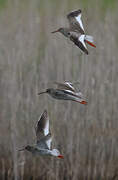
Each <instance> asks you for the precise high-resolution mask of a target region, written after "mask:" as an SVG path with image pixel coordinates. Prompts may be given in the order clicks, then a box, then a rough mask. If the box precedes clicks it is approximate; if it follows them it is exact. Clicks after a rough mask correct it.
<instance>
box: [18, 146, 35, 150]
mask: <svg viewBox="0 0 118 180" xmlns="http://www.w3.org/2000/svg"><path fill="white" fill-rule="evenodd" d="M24 150H27V151H31V150H32V147H31V146H30V145H27V146H25V147H24V148H22V149H19V151H24Z"/></svg>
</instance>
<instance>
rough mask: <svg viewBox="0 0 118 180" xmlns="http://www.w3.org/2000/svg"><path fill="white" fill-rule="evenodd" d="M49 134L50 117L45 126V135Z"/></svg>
mask: <svg viewBox="0 0 118 180" xmlns="http://www.w3.org/2000/svg"><path fill="white" fill-rule="evenodd" d="M48 134H49V118H48V120H47V122H46V125H45V128H44V135H45V136H47V135H48Z"/></svg>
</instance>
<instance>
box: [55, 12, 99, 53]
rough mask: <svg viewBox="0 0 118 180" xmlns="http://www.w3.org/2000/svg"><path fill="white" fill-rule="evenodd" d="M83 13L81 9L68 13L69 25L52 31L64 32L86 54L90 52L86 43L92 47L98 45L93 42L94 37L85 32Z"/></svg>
mask: <svg viewBox="0 0 118 180" xmlns="http://www.w3.org/2000/svg"><path fill="white" fill-rule="evenodd" d="M81 15H82V11H81V9H79V10H76V11H73V12H70V13H69V14H68V15H67V19H68V21H69V27H68V28H66V27H62V28H59V29H57V30H56V31H53V32H52V33H56V32H60V33H62V34H63V35H64V36H65V37H67V38H69V39H70V40H71V41H72V42H73V43H74V44H75V45H76V46H78V47H79V48H80V49H81V50H82V51H83V52H84V53H85V54H88V50H87V46H86V43H88V44H89V45H90V46H92V47H96V46H95V45H94V44H93V37H92V36H89V35H86V34H85V30H84V27H83V24H82V20H81Z"/></svg>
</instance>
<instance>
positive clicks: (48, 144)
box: [46, 137, 52, 149]
mask: <svg viewBox="0 0 118 180" xmlns="http://www.w3.org/2000/svg"><path fill="white" fill-rule="evenodd" d="M51 142H52V137H50V139H48V140H47V141H46V144H47V146H48V148H49V149H50V148H51Z"/></svg>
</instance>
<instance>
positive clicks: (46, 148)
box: [19, 110, 64, 159]
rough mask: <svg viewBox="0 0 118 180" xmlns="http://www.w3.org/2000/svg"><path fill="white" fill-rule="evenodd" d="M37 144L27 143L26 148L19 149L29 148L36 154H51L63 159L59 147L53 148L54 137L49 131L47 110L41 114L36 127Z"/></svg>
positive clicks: (28, 149)
mask: <svg viewBox="0 0 118 180" xmlns="http://www.w3.org/2000/svg"><path fill="white" fill-rule="evenodd" d="M35 132H36V144H34V145H32V146H31V145H27V146H25V148H22V149H20V150H19V151H23V150H27V151H30V152H31V153H32V154H34V155H51V156H56V157H58V158H61V159H63V158H64V157H63V155H61V154H60V152H59V150H58V149H51V142H52V137H51V133H50V132H49V116H48V113H47V110H44V112H43V113H42V115H41V116H40V118H39V120H38V122H37V124H36V127H35Z"/></svg>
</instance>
